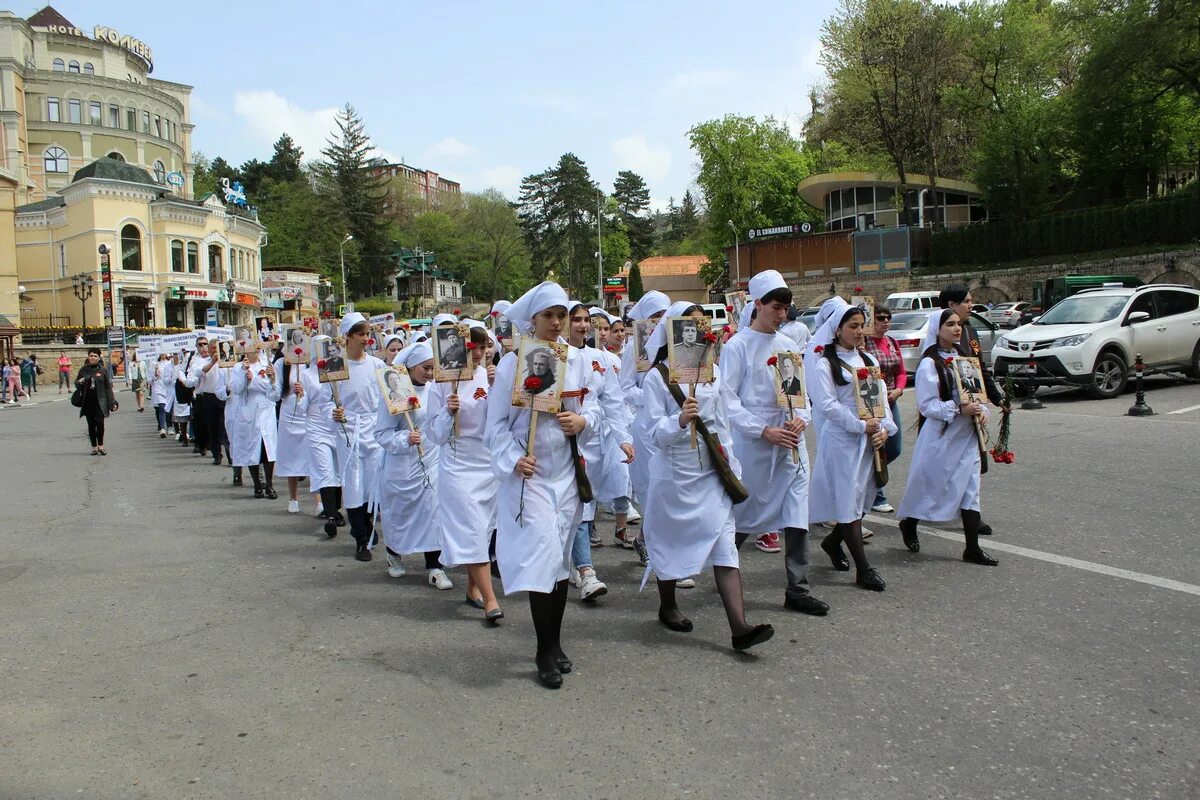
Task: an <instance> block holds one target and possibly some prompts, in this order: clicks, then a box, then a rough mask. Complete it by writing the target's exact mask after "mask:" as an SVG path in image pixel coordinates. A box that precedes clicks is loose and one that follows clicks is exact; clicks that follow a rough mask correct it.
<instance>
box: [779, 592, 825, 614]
mask: <svg viewBox="0 0 1200 800" xmlns="http://www.w3.org/2000/svg"><path fill="white" fill-rule="evenodd" d="M783 607H784V608H787V609H790V610H792V611H799V612H800V613H801V614H811V615H812V616H814V617H823V616H825V615H826V614H828V613H829V603H826V602H823V601H821V600H818V599H817V598H815V597H813V596H812V595H811V594H802V595H800V596H799V597H785V598H784V600H783Z"/></svg>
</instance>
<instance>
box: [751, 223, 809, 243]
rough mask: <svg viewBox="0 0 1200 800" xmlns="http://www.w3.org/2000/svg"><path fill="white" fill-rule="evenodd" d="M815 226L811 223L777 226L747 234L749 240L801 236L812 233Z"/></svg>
mask: <svg viewBox="0 0 1200 800" xmlns="http://www.w3.org/2000/svg"><path fill="white" fill-rule="evenodd" d="M812 232H813V226H812V223H811V222H797V223H796V224H794V225H776V226H775V227H773V228H751V229H750V230H749V231H748V232H747V234H746V238H748V239H763V238H766V237H768V236H799V235H800V234H802V233H812Z"/></svg>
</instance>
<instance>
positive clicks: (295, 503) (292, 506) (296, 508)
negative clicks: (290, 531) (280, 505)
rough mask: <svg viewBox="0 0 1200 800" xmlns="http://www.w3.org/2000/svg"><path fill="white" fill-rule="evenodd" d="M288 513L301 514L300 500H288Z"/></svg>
mask: <svg viewBox="0 0 1200 800" xmlns="http://www.w3.org/2000/svg"><path fill="white" fill-rule="evenodd" d="M288 513H289V514H299V513H300V501H299V500H288Z"/></svg>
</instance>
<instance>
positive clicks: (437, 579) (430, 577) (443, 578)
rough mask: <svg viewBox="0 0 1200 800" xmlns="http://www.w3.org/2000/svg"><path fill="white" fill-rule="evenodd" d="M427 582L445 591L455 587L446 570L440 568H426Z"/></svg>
mask: <svg viewBox="0 0 1200 800" xmlns="http://www.w3.org/2000/svg"><path fill="white" fill-rule="evenodd" d="M388 557H389V558H391V556H388ZM425 582H426V583H428V584H429V585H430V586H436V587H437V588H439V589H442V590H443V591H444V590H446V589H453V588H454V584H453V583H451V582H450V578H449V577H448V576H447V575H446V572H445V571H444V570H440V569H427V570H425Z"/></svg>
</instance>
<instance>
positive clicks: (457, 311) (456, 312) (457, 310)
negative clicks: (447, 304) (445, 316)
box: [454, 308, 462, 316]
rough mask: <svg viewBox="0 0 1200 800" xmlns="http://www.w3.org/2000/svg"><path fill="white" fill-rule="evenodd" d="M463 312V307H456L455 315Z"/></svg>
mask: <svg viewBox="0 0 1200 800" xmlns="http://www.w3.org/2000/svg"><path fill="white" fill-rule="evenodd" d="M461 313H462V309H461V308H456V309H454V315H455V316H458V315H459V314H461Z"/></svg>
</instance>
